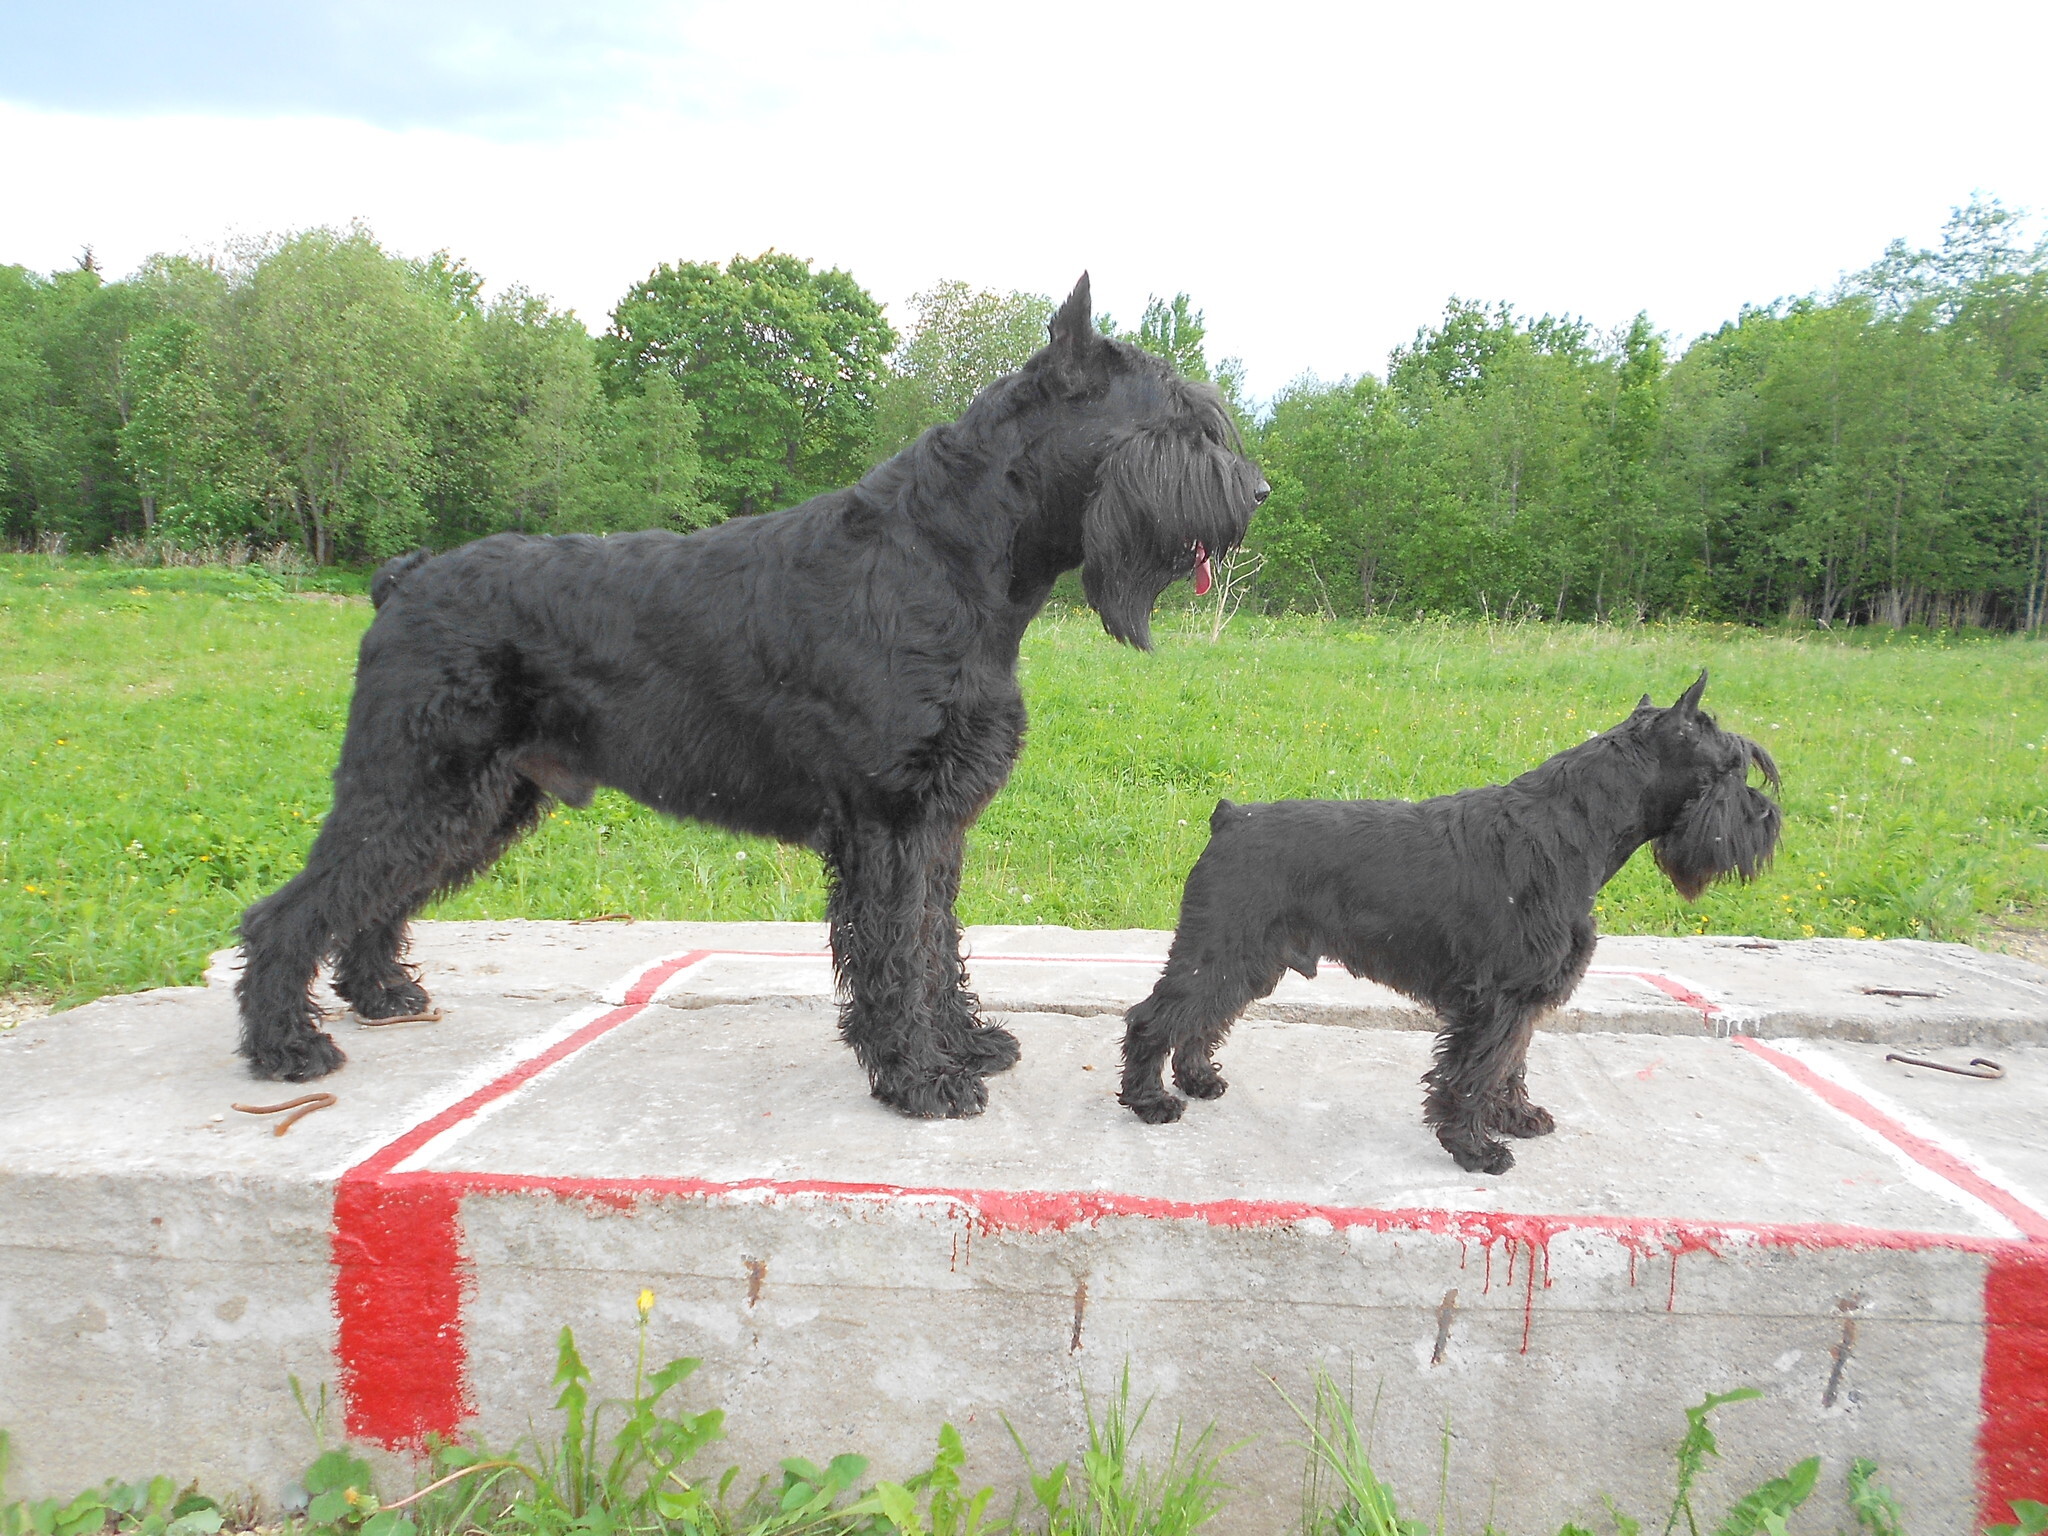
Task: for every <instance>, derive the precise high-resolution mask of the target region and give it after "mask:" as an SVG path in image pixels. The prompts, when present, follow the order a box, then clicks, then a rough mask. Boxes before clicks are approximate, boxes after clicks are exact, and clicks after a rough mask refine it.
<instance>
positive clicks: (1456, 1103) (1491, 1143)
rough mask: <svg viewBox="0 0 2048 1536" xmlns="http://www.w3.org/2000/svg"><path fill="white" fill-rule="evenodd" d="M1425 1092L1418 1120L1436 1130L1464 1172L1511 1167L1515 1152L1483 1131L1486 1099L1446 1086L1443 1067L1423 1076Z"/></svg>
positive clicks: (1503, 1169) (1487, 1105)
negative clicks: (1426, 1087)
mask: <svg viewBox="0 0 2048 1536" xmlns="http://www.w3.org/2000/svg"><path fill="white" fill-rule="evenodd" d="M1423 1082H1424V1083H1426V1084H1427V1085H1428V1089H1429V1091H1428V1093H1427V1094H1425V1095H1424V1097H1423V1101H1422V1121H1423V1124H1425V1125H1427V1126H1428V1127H1429V1128H1430V1129H1431V1130H1433V1131H1435V1132H1436V1139H1437V1141H1438V1142H1440V1143H1441V1144H1442V1146H1443V1149H1444V1150H1445V1151H1446V1152H1448V1153H1450V1154H1451V1159H1452V1161H1454V1162H1455V1163H1457V1165H1458V1166H1459V1167H1460V1168H1462V1169H1464V1170H1465V1171H1466V1172H1467V1173H1506V1172H1507V1171H1508V1170H1509V1169H1510V1168H1512V1167H1514V1166H1515V1154H1514V1153H1512V1152H1510V1151H1509V1150H1508V1149H1507V1145H1506V1143H1504V1142H1500V1141H1496V1140H1495V1139H1494V1138H1493V1137H1492V1136H1491V1135H1489V1134H1488V1133H1487V1115H1486V1111H1487V1109H1488V1108H1489V1107H1490V1105H1489V1099H1488V1098H1487V1097H1486V1096H1483V1095H1479V1094H1465V1093H1459V1092H1458V1091H1456V1090H1455V1089H1452V1088H1450V1087H1447V1086H1446V1085H1445V1083H1444V1080H1443V1068H1442V1067H1440V1066H1439V1067H1436V1068H1433V1069H1432V1070H1431V1071H1430V1072H1429V1073H1428V1074H1427V1075H1426V1076H1425V1077H1424V1078H1423Z"/></svg>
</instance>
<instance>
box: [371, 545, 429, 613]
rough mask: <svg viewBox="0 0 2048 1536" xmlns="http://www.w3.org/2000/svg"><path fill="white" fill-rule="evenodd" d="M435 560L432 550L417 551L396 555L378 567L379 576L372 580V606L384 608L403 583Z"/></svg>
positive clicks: (373, 577)
mask: <svg viewBox="0 0 2048 1536" xmlns="http://www.w3.org/2000/svg"><path fill="white" fill-rule="evenodd" d="M433 558H434V552H433V551H432V550H431V549H416V550H414V551H413V552H412V553H411V554H409V555H394V556H392V557H391V558H390V559H389V560H386V561H385V562H384V563H383V564H382V565H380V566H378V567H377V574H376V575H374V576H372V577H371V578H370V606H371V607H372V608H382V607H383V606H384V605H385V603H387V602H388V601H390V599H391V594H392V593H394V592H396V591H397V590H398V584H399V583H400V582H401V581H404V580H405V578H406V577H408V576H410V575H411V574H412V573H413V572H414V571H416V570H418V569H419V568H420V567H421V566H423V565H425V564H426V563H427V562H428V561H429V560H431V559H433Z"/></svg>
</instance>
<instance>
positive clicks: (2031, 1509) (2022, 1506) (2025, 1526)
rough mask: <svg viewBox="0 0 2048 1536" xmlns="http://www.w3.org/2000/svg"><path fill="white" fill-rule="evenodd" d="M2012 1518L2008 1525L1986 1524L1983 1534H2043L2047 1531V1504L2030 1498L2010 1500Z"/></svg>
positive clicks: (2018, 1535) (2001, 1535)
mask: <svg viewBox="0 0 2048 1536" xmlns="http://www.w3.org/2000/svg"><path fill="white" fill-rule="evenodd" d="M2012 1512H2013V1515H2014V1517H2015V1518H2014V1519H2013V1521H2012V1523H2011V1524H2009V1525H1987V1526H1985V1527H1984V1536H2043V1533H2044V1532H2048V1504H2037V1503H2035V1502H2034V1501H2033V1500H2032V1499H2014V1500H2013V1501H2012Z"/></svg>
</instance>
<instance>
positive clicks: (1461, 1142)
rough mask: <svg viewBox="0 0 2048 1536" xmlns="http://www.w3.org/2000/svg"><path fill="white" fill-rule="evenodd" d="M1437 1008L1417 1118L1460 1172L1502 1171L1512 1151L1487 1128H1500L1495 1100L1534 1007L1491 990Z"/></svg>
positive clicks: (1525, 1043)
mask: <svg viewBox="0 0 2048 1536" xmlns="http://www.w3.org/2000/svg"><path fill="white" fill-rule="evenodd" d="M1440 1011H1441V1012H1442V1014H1443V1017H1444V1027H1443V1029H1442V1031H1441V1032H1439V1034H1438V1035H1437V1037H1436V1064H1435V1065H1434V1066H1432V1067H1431V1068H1430V1069H1429V1071H1428V1072H1427V1073H1425V1074H1424V1075H1423V1079H1422V1081H1423V1083H1424V1084H1425V1085H1426V1086H1427V1089H1428V1092H1427V1093H1426V1094H1425V1095H1424V1098H1423V1107H1422V1118H1423V1122H1424V1123H1425V1124H1427V1125H1428V1126H1430V1127H1431V1128H1432V1129H1433V1130H1434V1131H1435V1132H1436V1139H1437V1140H1438V1141H1439V1142H1441V1143H1442V1144H1443V1148H1444V1150H1445V1151H1446V1152H1448V1153H1450V1154H1451V1157H1452V1158H1453V1159H1454V1160H1455V1161H1456V1162H1457V1164H1458V1166H1459V1167H1460V1168H1463V1169H1464V1170H1465V1171H1466V1172H1468V1173H1506V1172H1507V1171H1508V1170H1509V1169H1510V1168H1512V1167H1514V1166H1515V1154H1514V1153H1512V1152H1510V1151H1509V1150H1508V1149H1507V1147H1506V1145H1505V1144H1504V1143H1502V1142H1500V1141H1497V1140H1495V1139H1494V1136H1493V1134H1492V1133H1493V1131H1495V1130H1497V1129H1498V1130H1507V1129H1508V1127H1506V1126H1504V1125H1501V1124H1499V1122H1498V1120H1497V1116H1498V1114H1499V1112H1500V1109H1501V1106H1502V1105H1503V1103H1507V1102H1511V1101H1512V1096H1513V1094H1514V1092H1515V1091H1516V1090H1515V1088H1514V1087H1513V1083H1514V1079H1515V1076H1516V1074H1517V1073H1518V1072H1519V1071H1520V1070H1521V1067H1522V1062H1523V1060H1524V1058H1525V1057H1526V1056H1527V1055H1528V1052H1529V1036H1530V1033H1531V1031H1532V1030H1533V1029H1534V1028H1535V1024H1536V1017H1537V1014H1538V1013H1540V1012H1541V1011H1542V1010H1541V1009H1540V1008H1537V1007H1533V1006H1530V1005H1528V1004H1526V1003H1517V1002H1513V1001H1510V1000H1509V999H1507V998H1502V997H1498V996H1495V997H1484V998H1477V999H1473V1000H1470V1001H1466V1002H1460V1003H1458V1004H1456V1005H1454V1006H1451V1007H1444V1008H1442V1009H1441V1010H1440ZM1524 1102H1525V1103H1526V1098H1525V1099H1524ZM1529 1107H1530V1108H1531V1109H1534V1108H1535V1106H1534V1105H1530V1106H1529ZM1545 1118H1546V1119H1548V1118H1549V1117H1548V1116H1545ZM1509 1133H1510V1134H1517V1133H1515V1132H1513V1131H1510V1132H1509ZM1531 1134H1538V1135H1540V1134H1541V1132H1532V1133H1531Z"/></svg>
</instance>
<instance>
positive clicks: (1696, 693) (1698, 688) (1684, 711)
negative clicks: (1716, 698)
mask: <svg viewBox="0 0 2048 1536" xmlns="http://www.w3.org/2000/svg"><path fill="white" fill-rule="evenodd" d="M1706 691H1707V669H1706V668H1705V667H1701V668H1700V675H1699V676H1698V678H1696V679H1695V680H1694V682H1693V685H1692V686H1691V687H1690V688H1688V689H1686V690H1685V692H1683V693H1681V694H1680V695H1679V696H1678V698H1677V700H1676V701H1675V702H1674V703H1673V704H1672V706H1671V707H1672V708H1673V709H1675V710H1677V711H1678V712H1679V713H1680V714H1681V715H1687V716H1691V715H1696V714H1698V713H1699V712H1700V697H1701V695H1703V694H1704V693H1706Z"/></svg>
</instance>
